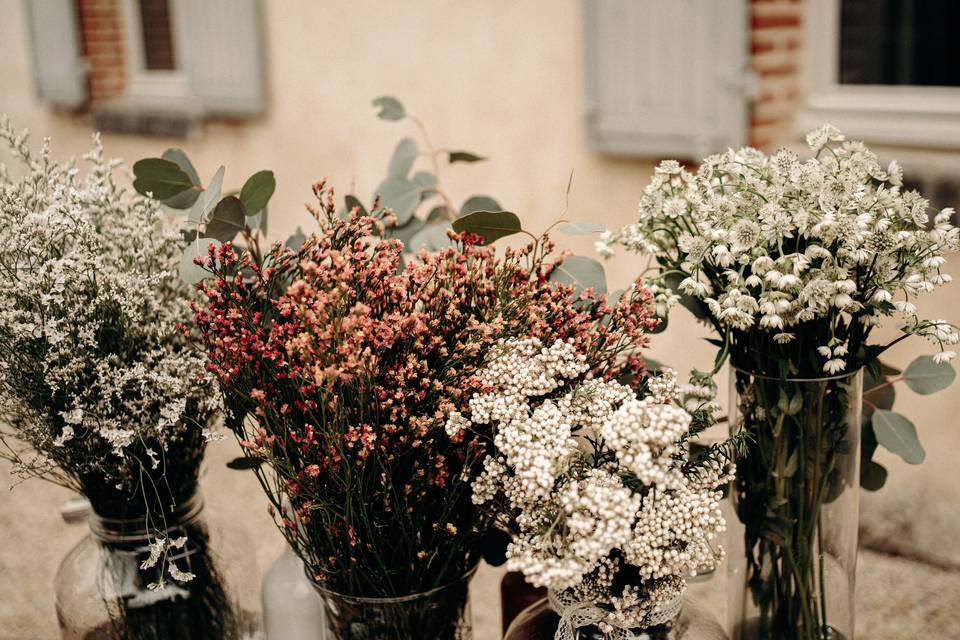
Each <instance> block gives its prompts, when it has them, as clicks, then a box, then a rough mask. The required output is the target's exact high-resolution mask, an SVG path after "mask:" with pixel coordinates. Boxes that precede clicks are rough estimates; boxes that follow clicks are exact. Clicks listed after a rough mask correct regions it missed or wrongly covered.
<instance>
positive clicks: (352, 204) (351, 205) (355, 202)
mask: <svg viewBox="0 0 960 640" xmlns="http://www.w3.org/2000/svg"><path fill="white" fill-rule="evenodd" d="M343 201H344V202H345V203H346V205H347V213H348V214H349V213H350V212H351V211H353V210H354V209H356V210H357V214H358V215H361V216H368V215H370V214H369V213H367V209H366V207H364V206H363V203H362V202H360V199H359V198H357V197H356V196H347V197H345V198H344V199H343Z"/></svg>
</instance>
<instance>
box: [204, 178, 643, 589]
mask: <svg viewBox="0 0 960 640" xmlns="http://www.w3.org/2000/svg"><path fill="white" fill-rule="evenodd" d="M315 190H316V192H317V195H318V198H319V199H320V202H321V205H320V206H321V209H319V210H317V212H316V213H317V218H318V220H319V222H320V224H321V232H320V233H319V234H316V235H313V236H311V237H310V238H309V239H307V241H306V242H305V243H304V244H303V246H302V247H300V248H299V249H298V250H296V251H294V250H291V249H289V248H286V247H283V246H280V245H276V246H274V247H273V248H272V250H271V251H270V252H268V253H267V254H266V256H265V257H264V259H263V260H262V261H258V260H256V259H255V258H254V257H253V256H255V255H256V252H252V253H251V252H246V253H244V254H242V255H237V253H236V252H235V250H234V248H233V247H231V246H230V245H229V244H226V245H223V246H222V247H219V248H215V247H213V246H211V248H210V253H209V256H208V258H207V260H206V261H205V266H206V267H208V268H209V269H210V270H212V271H213V273H214V275H215V278H213V279H212V280H211V281H209V283H208V284H207V285H205V286H204V287H203V289H204V292H205V294H206V297H207V303H206V304H205V305H203V306H198V307H197V308H196V325H197V327H198V328H199V333H200V336H201V338H202V341H203V342H204V344H205V346H206V348H207V351H208V358H209V368H210V370H211V371H212V372H214V373H215V374H216V375H217V376H218V377H219V379H220V381H221V384H222V387H223V388H224V389H225V391H226V393H227V394H228V400H229V401H230V404H231V405H232V406H233V407H234V408H235V410H236V411H237V412H238V413H240V414H250V415H252V416H253V417H254V419H255V420H254V421H255V422H256V426H255V427H250V426H247V427H244V426H243V425H242V424H239V421H237V424H236V425H235V428H237V429H239V430H241V434H240V435H241V438H242V441H243V443H244V446H245V447H247V448H248V453H249V454H250V455H253V456H255V457H258V458H261V459H263V460H265V461H266V462H267V463H268V464H269V466H270V467H272V468H273V471H274V475H275V476H276V480H275V481H276V483H277V484H276V489H277V493H278V494H281V493H282V494H283V495H285V496H286V497H288V498H289V499H290V502H291V503H292V504H293V506H294V508H295V509H296V520H297V521H298V522H299V524H298V525H297V526H294V519H293V518H292V517H291V516H292V514H286V515H287V517H285V522H286V524H287V525H289V526H288V529H289V530H288V538H289V539H290V540H291V542H293V543H294V544H295V545H297V546H298V549H299V550H300V552H301V556H302V557H304V558H305V560H306V561H307V563H308V566H310V567H311V569H312V570H313V572H314V573H315V575H317V576H318V577H320V579H323V580H325V581H329V582H332V583H334V584H337V581H338V580H339V579H341V574H340V573H338V571H339V572H342V571H345V569H344V568H343V567H341V566H340V565H341V564H342V563H344V562H354V563H358V562H362V561H363V558H359V557H352V556H351V554H359V555H363V554H377V557H378V558H379V561H380V562H382V561H385V560H386V561H387V562H388V563H389V562H395V563H397V565H398V570H399V566H406V565H407V564H409V562H410V559H411V557H417V558H420V559H424V558H438V557H440V556H441V555H442V554H444V553H446V554H449V553H454V554H457V553H459V554H460V555H461V556H463V559H462V562H457V563H454V564H457V565H458V566H457V567H451V568H450V569H449V571H452V572H454V573H455V572H456V571H458V570H460V569H462V566H459V565H462V564H464V563H469V562H470V561H471V559H472V558H473V556H475V547H476V544H475V543H476V540H477V539H478V537H479V536H480V534H481V533H482V532H480V531H479V530H478V526H477V523H476V522H475V520H476V514H475V513H474V509H473V506H472V505H471V503H470V499H469V486H468V482H467V481H468V479H469V476H470V474H471V473H472V472H473V471H472V468H473V466H474V465H475V464H476V462H477V461H478V460H479V459H481V458H482V456H483V455H484V452H485V450H484V443H482V442H477V441H469V442H466V441H464V439H463V438H460V439H453V440H451V438H449V437H448V436H447V435H446V433H445V431H444V424H445V422H446V418H447V415H448V414H449V412H450V411H452V410H457V409H462V408H464V405H465V403H466V401H467V400H468V399H469V398H470V397H471V396H472V395H473V393H474V392H476V391H480V390H481V389H480V386H479V380H478V378H477V377H476V376H475V374H476V373H477V372H478V370H479V369H480V368H481V367H482V365H483V364H484V358H485V357H486V355H487V353H488V351H489V349H490V348H491V347H492V346H493V345H494V344H496V343H497V341H498V340H500V339H503V338H509V337H527V336H529V337H537V338H540V339H542V340H543V342H544V343H547V344H550V343H553V342H554V341H556V340H568V341H570V342H571V343H572V344H573V345H574V346H575V347H576V348H577V350H578V351H580V352H581V353H584V354H588V357H589V358H590V363H591V365H592V367H593V372H594V374H595V375H600V376H607V377H611V376H616V375H620V374H621V373H622V372H623V371H624V369H627V370H628V371H630V372H632V373H634V374H637V375H639V374H640V373H641V372H642V361H641V360H640V359H639V356H638V354H637V350H638V349H639V348H640V347H642V346H644V345H645V344H646V332H647V331H648V330H649V329H650V328H651V327H652V326H653V325H654V324H655V322H656V320H655V319H654V318H653V317H652V315H651V311H650V308H649V302H650V294H649V292H648V291H647V290H646V289H644V288H642V287H640V286H639V285H638V286H637V287H636V288H634V289H633V290H631V292H630V293H629V294H627V295H624V296H623V297H622V299H621V300H620V301H619V302H618V303H617V304H616V305H615V306H614V307H613V308H611V307H610V306H609V305H608V304H607V303H606V300H605V298H604V296H602V295H597V294H595V293H593V292H591V291H589V290H587V291H584V292H582V293H580V294H575V291H574V288H573V287H571V286H566V285H557V284H555V283H552V282H550V281H549V277H550V273H551V271H552V270H553V269H554V268H556V266H557V265H558V264H559V263H560V262H561V261H562V258H557V259H556V260H555V261H553V262H550V263H547V262H546V261H545V257H546V256H548V255H549V253H550V250H551V248H552V247H551V246H550V245H549V242H548V241H546V240H544V241H543V242H541V243H536V244H534V245H531V246H529V247H527V248H525V249H521V250H513V249H506V250H504V251H503V253H502V256H500V257H498V256H497V254H496V252H495V251H494V250H493V249H492V248H490V247H481V246H479V245H478V244H477V243H476V241H477V238H471V237H469V236H459V237H454V238H453V239H454V240H455V241H456V247H451V248H448V249H445V250H443V251H440V252H438V253H436V254H432V255H431V254H427V253H426V252H423V253H421V254H420V255H419V256H416V257H415V259H411V260H410V261H409V262H408V263H407V264H406V265H405V266H401V265H402V259H403V251H404V249H403V246H402V244H401V243H400V242H399V241H396V240H383V241H379V242H378V241H376V240H375V239H371V237H372V236H374V235H376V234H377V233H378V231H380V229H379V224H380V223H379V220H378V219H377V218H375V217H371V216H359V215H357V214H356V213H353V214H351V215H350V218H349V219H348V220H341V219H339V218H338V217H337V216H336V215H335V213H334V211H333V207H332V202H330V201H329V197H328V198H327V199H326V200H325V199H324V198H323V196H324V195H328V194H329V192H327V191H326V190H325V189H324V188H323V185H322V184H320V185H317V186H316V187H315ZM360 478H362V481H359V479H360ZM276 504H277V506H278V507H279V506H280V500H279V497H278V499H277V500H276ZM357 504H362V505H363V508H362V509H361V508H359V507H357V509H358V510H357V511H351V509H352V508H353V507H352V505H357ZM397 527H400V528H404V527H407V528H409V527H413V528H415V529H416V531H415V532H413V535H412V539H411V545H410V547H409V549H406V548H405V547H404V546H403V545H398V544H397V541H396V540H383V539H382V537H383V535H382V534H383V532H384V531H389V530H395V529H396V528H397ZM451 532H453V533H451ZM345 537H346V538H347V539H349V540H350V541H351V542H350V544H349V551H347V550H345V549H342V548H340V549H338V548H337V547H338V545H341V546H346V545H342V542H341V541H342V540H343V539H344V538H345ZM391 546H393V547H394V548H395V549H394V552H393V553H391V552H390V551H389V547H391ZM457 548H459V549H460V550H459V551H456V550H455V549H457ZM351 557H352V559H351ZM427 564H429V562H428V563H427ZM445 570H446V569H443V568H441V567H440V566H439V561H437V566H436V567H435V568H434V573H433V574H431V572H430V570H429V567H427V569H425V570H424V575H425V576H431V577H430V578H429V579H430V580H432V579H436V578H438V576H437V575H435V574H436V573H437V572H442V571H445ZM458 575H459V574H457V575H455V576H454V577H458ZM440 577H442V576H440ZM424 579H425V580H427V579H428V578H424ZM342 588H348V587H342ZM349 588H354V586H353V585H349ZM359 588H362V585H361V586H359V587H356V588H355V589H354V590H356V589H359ZM411 588H415V587H411Z"/></svg>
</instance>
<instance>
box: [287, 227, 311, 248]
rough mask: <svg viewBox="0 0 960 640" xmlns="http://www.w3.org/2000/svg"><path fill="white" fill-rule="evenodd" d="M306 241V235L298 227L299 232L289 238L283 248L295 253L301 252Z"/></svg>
mask: <svg viewBox="0 0 960 640" xmlns="http://www.w3.org/2000/svg"><path fill="white" fill-rule="evenodd" d="M306 241H307V236H306V235H304V233H303V230H302V229H300V227H297V232H296V233H294V234H293V235H292V236H290V237H289V238H287V241H286V242H284V243H283V246H285V247H287V248H288V249H291V250H293V251H299V250H300V247H302V246H303V243H304V242H306Z"/></svg>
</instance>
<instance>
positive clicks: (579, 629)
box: [504, 596, 727, 640]
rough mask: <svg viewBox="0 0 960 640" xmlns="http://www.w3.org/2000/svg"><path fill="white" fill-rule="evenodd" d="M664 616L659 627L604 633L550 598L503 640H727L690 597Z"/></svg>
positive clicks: (525, 613) (527, 613) (532, 609)
mask: <svg viewBox="0 0 960 640" xmlns="http://www.w3.org/2000/svg"><path fill="white" fill-rule="evenodd" d="M561 612H562V613H561ZM665 613H666V614H667V615H666V617H667V620H665V621H663V622H659V621H658V624H654V625H651V626H646V627H642V628H633V629H617V628H614V629H612V630H610V631H604V630H603V629H601V628H600V626H599V625H598V624H596V623H593V624H591V623H590V622H589V621H588V620H589V618H590V616H589V615H586V616H584V615H581V614H579V613H578V612H577V611H575V610H571V608H570V607H569V606H566V607H565V605H564V604H562V603H560V602H558V600H557V598H556V597H555V596H551V597H547V598H543V599H542V600H540V601H539V602H536V603H534V604H533V605H531V606H529V607H527V608H526V609H524V610H523V611H522V612H521V613H520V615H518V616H517V618H516V619H515V620H514V621H513V623H512V624H511V625H510V628H509V629H507V633H506V635H505V636H504V640H727V634H726V633H725V632H724V630H723V627H722V626H721V625H720V623H719V622H717V620H716V618H715V617H714V616H713V615H711V614H710V612H708V611H707V610H706V609H704V608H703V607H701V606H699V605H698V604H697V603H696V602H694V601H693V600H690V599H689V598H685V599H683V601H682V603H679V602H678V603H677V609H676V611H675V612H674V611H667V612H665ZM581 624H582V626H578V625H581Z"/></svg>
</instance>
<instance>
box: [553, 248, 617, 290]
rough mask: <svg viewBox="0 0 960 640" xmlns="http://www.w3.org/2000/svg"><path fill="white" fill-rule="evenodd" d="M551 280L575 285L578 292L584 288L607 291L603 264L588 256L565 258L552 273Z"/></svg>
mask: <svg viewBox="0 0 960 640" xmlns="http://www.w3.org/2000/svg"><path fill="white" fill-rule="evenodd" d="M550 280H552V281H553V282H559V283H560V284H572V285H575V286H576V288H577V293H579V292H580V291H582V290H583V289H593V290H594V291H595V292H597V293H606V292H607V276H606V273H605V272H604V270H603V265H602V264H600V263H599V262H597V261H596V260H594V259H593V258H588V257H586V256H568V257H566V258H564V259H563V262H562V263H561V264H560V266H559V267H557V268H556V269H554V270H553V273H551V274H550Z"/></svg>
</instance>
